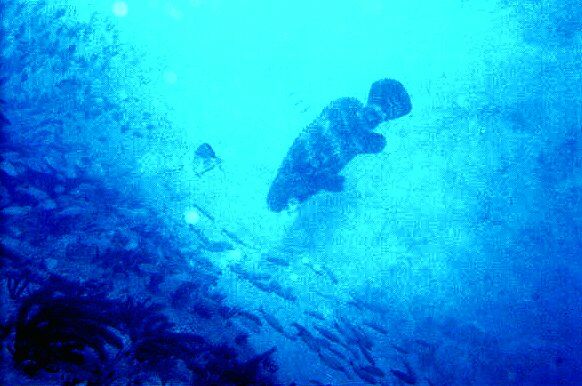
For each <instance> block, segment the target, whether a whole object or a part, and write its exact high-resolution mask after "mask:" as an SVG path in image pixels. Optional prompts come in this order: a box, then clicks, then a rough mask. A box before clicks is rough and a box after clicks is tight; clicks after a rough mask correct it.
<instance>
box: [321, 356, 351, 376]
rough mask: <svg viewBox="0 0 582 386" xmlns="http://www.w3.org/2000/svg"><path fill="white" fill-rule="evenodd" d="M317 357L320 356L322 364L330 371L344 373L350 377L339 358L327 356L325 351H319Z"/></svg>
mask: <svg viewBox="0 0 582 386" xmlns="http://www.w3.org/2000/svg"><path fill="white" fill-rule="evenodd" d="M317 355H318V356H319V359H321V362H322V363H323V364H324V365H326V366H327V367H329V368H330V369H332V370H336V371H339V372H342V373H344V374H345V375H346V377H349V376H350V375H349V373H348V371H347V370H346V368H345V367H344V366H343V365H342V363H341V362H340V361H339V360H338V359H337V358H335V357H333V356H331V355H328V354H326V353H325V352H324V351H319V352H318V353H317Z"/></svg>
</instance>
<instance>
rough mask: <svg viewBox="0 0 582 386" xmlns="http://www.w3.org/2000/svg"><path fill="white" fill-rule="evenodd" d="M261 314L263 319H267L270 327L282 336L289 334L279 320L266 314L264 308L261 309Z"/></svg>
mask: <svg viewBox="0 0 582 386" xmlns="http://www.w3.org/2000/svg"><path fill="white" fill-rule="evenodd" d="M259 312H260V313H261V315H263V319H265V321H266V322H267V324H268V325H269V326H271V327H273V329H274V330H275V331H277V332H279V333H280V334H283V335H285V336H287V333H286V332H285V329H284V328H283V325H281V323H280V322H279V320H278V319H277V318H275V317H274V316H273V315H271V314H269V313H268V312H266V311H265V310H264V309H263V307H261V308H259Z"/></svg>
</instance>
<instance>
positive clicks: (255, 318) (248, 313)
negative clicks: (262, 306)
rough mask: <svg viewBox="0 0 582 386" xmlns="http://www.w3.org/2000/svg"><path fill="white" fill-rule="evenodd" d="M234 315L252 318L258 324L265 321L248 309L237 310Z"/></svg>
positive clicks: (260, 324)
mask: <svg viewBox="0 0 582 386" xmlns="http://www.w3.org/2000/svg"><path fill="white" fill-rule="evenodd" d="M233 316H235V317H236V316H239V317H241V318H244V319H247V320H250V321H251V322H253V323H255V324H256V325H257V326H262V325H263V322H261V318H259V317H258V316H257V315H255V314H253V313H250V312H248V311H245V310H236V312H235V314H234V315H233Z"/></svg>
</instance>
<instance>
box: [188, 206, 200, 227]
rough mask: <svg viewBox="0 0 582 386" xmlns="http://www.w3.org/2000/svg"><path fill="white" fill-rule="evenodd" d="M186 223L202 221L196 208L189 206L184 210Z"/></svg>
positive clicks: (191, 223)
mask: <svg viewBox="0 0 582 386" xmlns="http://www.w3.org/2000/svg"><path fill="white" fill-rule="evenodd" d="M184 221H186V224H190V225H195V224H197V223H198V221H200V214H199V213H198V211H197V210H196V209H192V208H189V209H187V210H186V211H185V212H184Z"/></svg>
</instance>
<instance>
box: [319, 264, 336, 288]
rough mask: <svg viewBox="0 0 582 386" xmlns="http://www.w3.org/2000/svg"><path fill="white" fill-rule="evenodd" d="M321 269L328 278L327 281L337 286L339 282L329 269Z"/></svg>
mask: <svg viewBox="0 0 582 386" xmlns="http://www.w3.org/2000/svg"><path fill="white" fill-rule="evenodd" d="M322 269H323V271H324V272H325V273H326V274H327V277H329V279H330V280H331V282H332V283H333V284H338V283H339V281H338V280H337V277H336V276H335V274H334V273H333V271H332V270H331V269H329V268H328V267H326V266H325V265H324V266H323V267H322Z"/></svg>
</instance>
